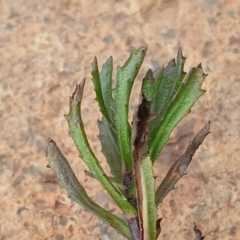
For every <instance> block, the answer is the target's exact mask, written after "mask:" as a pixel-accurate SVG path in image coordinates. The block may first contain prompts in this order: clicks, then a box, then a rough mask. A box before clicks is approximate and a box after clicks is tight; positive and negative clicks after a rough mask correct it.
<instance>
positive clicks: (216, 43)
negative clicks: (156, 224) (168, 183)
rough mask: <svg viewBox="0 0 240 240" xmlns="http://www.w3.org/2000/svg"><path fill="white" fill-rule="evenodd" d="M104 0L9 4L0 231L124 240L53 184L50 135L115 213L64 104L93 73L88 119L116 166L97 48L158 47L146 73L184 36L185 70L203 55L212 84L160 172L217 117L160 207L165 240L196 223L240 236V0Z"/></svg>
mask: <svg viewBox="0 0 240 240" xmlns="http://www.w3.org/2000/svg"><path fill="white" fill-rule="evenodd" d="M95 2H96V1H91V0H90V1H79V0H69V1H67V0H48V1H38V0H31V1H28V0H18V1H15V0H8V1H1V2H0V28H1V34H0V97H1V105H0V121H1V122H0V123H1V132H0V134H1V136H0V139H1V144H0V239H2V240H3V239H4V240H6V239H11V240H15V239H16V240H25V239H26V240H28V239H31V240H38V239H39V240H40V239H54V240H63V239H71V240H75V239H76V240H77V239H81V240H90V239H122V238H121V237H120V236H119V235H118V234H117V233H115V232H114V231H113V230H112V229H110V228H108V227H107V226H106V225H105V224H104V223H102V221H99V220H98V219H96V218H95V217H93V216H92V215H91V214H89V213H87V212H84V211H83V209H81V208H80V207H78V206H77V205H75V204H72V202H71V201H70V200H69V199H68V198H67V195H66V192H65V190H64V189H61V188H60V187H59V186H57V185H55V184H53V183H51V179H52V172H51V170H49V169H47V168H46V167H45V166H46V165H47V161H46V159H45V155H44V148H45V146H46V142H47V137H48V136H50V137H51V138H53V139H54V140H55V141H56V142H57V143H58V144H59V146H60V148H61V149H62V151H63V152H64V154H65V155H66V156H67V158H68V159H69V161H70V163H71V165H72V167H73V168H74V170H75V172H76V174H77V176H78V178H79V180H80V181H81V183H82V184H84V186H85V187H86V190H87V191H88V193H89V195H90V196H92V197H93V198H94V199H95V200H96V201H97V202H98V203H99V204H101V205H102V206H104V207H105V208H106V209H109V210H113V211H114V209H115V207H114V205H113V203H112V201H111V199H110V198H109V197H108V196H107V195H106V193H105V192H104V191H102V189H101V187H99V185H98V184H97V183H96V181H94V180H93V179H90V178H88V177H86V176H85V175H84V169H86V167H85V165H84V164H83V163H82V162H81V161H80V160H79V159H78V153H77V151H76V149H75V147H74V144H73V142H72V140H71V138H70V137H69V135H68V126H67V123H66V121H65V119H64V117H63V114H64V113H67V112H68V96H69V95H71V93H72V92H73V90H74V85H75V83H76V82H79V81H80V80H81V79H83V78H84V77H86V78H87V84H86V88H85V98H84V101H83V115H84V121H85V125H86V130H87V133H88V136H89V138H90V140H91V145H92V147H93V149H94V151H95V152H96V154H97V156H99V158H101V160H102V161H103V165H104V158H103V157H102V155H101V153H100V146H99V143H98V139H97V137H96V136H97V134H98V130H97V127H96V120H97V119H98V118H99V113H98V106H97V105H96V104H95V103H94V97H95V96H94V91H93V87H92V83H91V80H90V79H91V75H90V71H91V70H90V63H91V61H92V59H93V57H94V55H97V56H98V60H99V63H100V64H102V63H103V61H104V60H106V59H107V58H108V57H109V56H110V55H113V58H114V63H115V64H116V65H121V64H123V61H124V59H126V58H127V56H128V52H129V50H130V49H131V48H137V47H140V46H142V45H147V46H148V53H147V57H146V59H145V62H144V67H143V71H146V69H147V68H148V67H149V66H151V67H153V68H156V67H157V66H162V65H163V64H166V63H167V61H169V60H170V59H172V58H173V57H175V56H176V52H177V48H178V46H179V45H181V46H182V49H183V54H184V56H187V57H188V58H187V62H186V68H185V69H186V70H188V69H190V68H191V67H193V66H196V65H197V64H198V63H199V62H201V63H202V65H203V69H204V71H205V72H206V73H208V74H209V77H208V78H207V79H206V81H205V82H204V84H203V88H204V89H206V90H207V92H206V94H205V95H204V96H203V97H202V98H201V99H200V100H199V101H198V103H197V104H196V105H195V106H194V108H193V109H192V113H191V114H190V115H188V117H186V118H185V120H184V121H183V122H182V123H181V124H180V125H179V127H178V128H177V129H176V130H175V131H174V132H173V134H172V137H171V140H170V144H169V145H168V146H167V147H166V148H165V149H164V151H163V154H162V156H161V157H160V159H159V162H158V163H157V166H156V168H155V170H156V175H158V176H160V177H159V178H158V179H157V181H158V182H159V181H160V179H161V178H162V177H163V176H164V174H165V173H166V171H167V167H169V166H170V164H171V163H172V162H173V161H174V159H176V157H178V156H179V155H180V154H181V153H182V152H183V151H184V149H185V147H186V145H187V143H188V141H189V140H190V139H191V137H192V136H193V134H194V133H196V132H197V131H198V130H199V129H200V128H201V127H202V126H203V125H204V124H205V123H206V122H207V121H208V120H211V122H212V134H211V135H209V136H208V137H207V139H206V141H205V142H204V144H203V145H202V146H201V148H200V149H199V151H198V153H197V154H196V156H195V157H194V161H193V163H192V164H191V166H190V167H189V169H188V175H187V176H185V177H184V178H183V179H182V180H181V181H180V182H179V183H178V184H177V186H176V190H175V191H173V192H172V193H171V194H169V196H168V197H167V198H166V199H165V201H164V203H163V204H162V206H161V207H160V209H159V211H158V214H159V216H160V217H163V221H162V234H161V237H160V238H159V239H193V231H192V228H193V222H196V223H197V225H198V227H199V228H200V229H202V231H203V232H204V234H205V235H206V240H209V239H224V240H228V239H229V240H230V239H231V240H233V239H236V240H237V239H240V220H239V216H240V197H239V191H240V181H239V180H240V173H239V171H240V167H239V162H240V159H239V156H240V148H239V139H240V121H239V120H240V111H239V106H240V67H239V66H240V27H239V26H240V3H239V1H234V0H203V1H202V0H196V1H193V0H191V1H189V0H180V1H176V0H175V1H174V0H172V1H167V0H165V1H163V0H162V1H156V0H155V1H154V0H151V1H147V0H144V1H143V0H142V1H140V0H139V1H137V0H134V1H112V0H103V1H98V3H95ZM143 71H142V72H141V73H140V75H141V74H143ZM141 76H142V75H141ZM139 84H140V80H139V81H138V82H137V84H136V89H135V91H134V93H133V101H135V102H134V104H133V105H135V104H136V99H137V98H138V89H139ZM105 166H106V165H105Z"/></svg>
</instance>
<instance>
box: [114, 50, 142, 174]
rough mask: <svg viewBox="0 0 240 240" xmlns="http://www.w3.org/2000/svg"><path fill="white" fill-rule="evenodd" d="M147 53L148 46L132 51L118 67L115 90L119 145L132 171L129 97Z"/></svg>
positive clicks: (126, 167)
mask: <svg viewBox="0 0 240 240" xmlns="http://www.w3.org/2000/svg"><path fill="white" fill-rule="evenodd" d="M145 54H146V48H145V47H142V48H139V49H138V50H135V51H132V52H131V54H130V57H129V58H128V60H127V61H126V62H125V64H124V65H123V67H118V68H117V84H116V89H115V91H114V99H115V106H116V112H115V124H116V132H117V141H118V147H119V150H120V154H121V159H122V161H123V166H124V167H125V169H126V171H128V172H132V156H131V147H130V141H131V127H130V125H129V123H128V107H129V97H130V93H131V89H132V85H133V82H134V79H135V78H136V76H137V74H138V71H139V69H140V67H141V64H142V62H143V59H144V57H145Z"/></svg>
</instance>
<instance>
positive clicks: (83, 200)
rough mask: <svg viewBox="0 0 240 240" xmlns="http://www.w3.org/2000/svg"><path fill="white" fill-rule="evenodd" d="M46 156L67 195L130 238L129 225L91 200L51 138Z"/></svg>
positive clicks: (49, 165)
mask: <svg viewBox="0 0 240 240" xmlns="http://www.w3.org/2000/svg"><path fill="white" fill-rule="evenodd" d="M46 156H47V159H48V162H49V164H48V167H50V168H51V169H52V170H53V171H54V172H55V174H56V180H57V182H58V183H59V184H60V185H61V186H62V187H64V188H65V189H66V190H67V192H68V194H69V197H70V198H71V199H72V200H73V201H74V202H76V203H78V204H79V205H80V206H82V207H83V208H84V209H85V210H87V211H88V212H91V213H93V214H94V215H95V216H97V217H98V218H100V219H102V220H104V221H105V222H107V223H108V224H109V225H110V226H112V227H113V228H114V229H115V230H116V231H118V232H119V233H120V234H122V235H123V236H124V237H126V238H127V239H129V240H131V239H132V238H131V234H130V230H129V227H128V226H127V224H126V223H125V222H124V221H123V220H122V219H121V218H119V217H117V216H115V215H114V214H112V213H110V212H108V211H106V210H105V209H103V208H102V207H101V206H99V205H98V204H96V203H95V202H93V201H92V199H91V198H90V197H89V196H88V194H87V193H86V191H85V189H84V188H83V186H82V185H81V184H80V182H79V181H78V179H77V177H76V176H75V174H74V172H73V170H72V169H71V166H70V165H69V163H68V161H67V159H66V158H65V157H64V155H63V154H62V153H61V151H60V149H59V148H58V146H57V145H56V143H55V142H54V141H53V140H51V139H49V141H48V145H47V148H46Z"/></svg>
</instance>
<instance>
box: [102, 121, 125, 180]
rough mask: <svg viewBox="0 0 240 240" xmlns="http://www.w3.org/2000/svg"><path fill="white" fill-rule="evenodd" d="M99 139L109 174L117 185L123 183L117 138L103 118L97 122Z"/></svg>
mask: <svg viewBox="0 0 240 240" xmlns="http://www.w3.org/2000/svg"><path fill="white" fill-rule="evenodd" d="M98 128H99V139H100V142H101V146H102V153H103V154H104V156H105V158H106V160H107V163H108V165H109V167H110V169H111V173H112V175H113V177H114V178H115V180H116V182H117V183H121V184H122V183H123V180H122V162H121V157H120V153H119V151H118V146H117V136H116V133H115V132H114V131H113V130H112V128H111V126H110V124H109V123H108V122H107V120H106V119H105V118H104V117H103V119H102V121H99V122H98Z"/></svg>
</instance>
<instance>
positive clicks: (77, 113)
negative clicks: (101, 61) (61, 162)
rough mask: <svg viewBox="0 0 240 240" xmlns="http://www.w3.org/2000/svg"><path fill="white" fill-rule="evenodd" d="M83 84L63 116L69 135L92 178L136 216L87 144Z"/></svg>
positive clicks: (134, 209) (76, 91) (74, 94)
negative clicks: (83, 112)
mask: <svg viewBox="0 0 240 240" xmlns="http://www.w3.org/2000/svg"><path fill="white" fill-rule="evenodd" d="M84 83H85V80H84V81H83V82H82V83H81V84H79V85H77V86H76V90H75V91H74V93H73V95H72V97H71V98H70V110H69V114H67V115H65V118H66V120H67V121H68V125H69V128H70V135H71V137H72V139H73V141H74V143H75V145H76V147H77V149H78V151H79V153H80V157H81V158H82V159H83V161H84V162H85V163H86V164H87V166H88V168H89V170H90V172H91V173H92V174H93V176H94V177H95V178H96V179H97V180H98V181H99V183H100V184H101V185H102V186H103V187H104V188H105V189H106V190H107V192H108V193H109V195H110V196H111V197H112V198H113V199H114V200H115V202H116V203H117V204H118V206H119V207H120V208H121V209H122V210H123V211H124V212H125V213H127V214H128V215H130V216H135V215H136V214H137V211H136V208H135V207H134V206H133V205H132V204H131V203H129V202H128V201H126V199H125V197H124V196H123V195H122V194H121V193H120V192H119V191H118V190H117V188H116V187H115V186H114V185H113V183H112V182H111V181H110V180H109V178H108V177H107V176H106V174H105V172H104V171H103V169H102V167H101V166H100V164H99V162H98V160H97V158H96V156H95V155H94V153H93V151H92V149H91V147H90V145H89V143H88V139H87V137H86V133H85V130H84V126H83V122H82V118H81V100H82V94H83V88H84Z"/></svg>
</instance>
